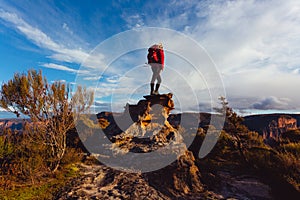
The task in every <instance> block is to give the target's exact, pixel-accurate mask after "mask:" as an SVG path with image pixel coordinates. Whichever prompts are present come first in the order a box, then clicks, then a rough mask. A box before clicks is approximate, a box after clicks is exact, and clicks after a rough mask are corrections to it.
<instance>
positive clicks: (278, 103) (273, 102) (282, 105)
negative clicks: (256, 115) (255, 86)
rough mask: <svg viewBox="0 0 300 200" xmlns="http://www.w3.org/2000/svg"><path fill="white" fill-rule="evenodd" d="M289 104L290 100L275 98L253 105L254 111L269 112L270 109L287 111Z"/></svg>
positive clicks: (265, 99)
mask: <svg viewBox="0 0 300 200" xmlns="http://www.w3.org/2000/svg"><path fill="white" fill-rule="evenodd" d="M288 103H289V99H285V98H281V99H279V98H277V97H274V96H270V97H266V98H264V99H262V100H260V101H258V102H255V103H254V104H253V108H254V109H259V110H268V109H278V110H281V109H287V108H288V107H287V106H288Z"/></svg>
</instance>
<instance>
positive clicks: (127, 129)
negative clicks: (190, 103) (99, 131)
mask: <svg viewBox="0 0 300 200" xmlns="http://www.w3.org/2000/svg"><path fill="white" fill-rule="evenodd" d="M144 98H145V99H142V100H140V101H139V102H138V103H137V104H136V105H130V104H127V105H126V106H125V111H124V113H123V114H119V115H115V116H114V114H113V113H111V114H109V113H107V112H103V113H99V114H98V115H97V117H98V120H99V123H100V124H102V125H101V127H103V128H104V129H103V131H104V133H105V135H106V136H107V138H109V139H110V141H111V142H112V144H111V145H110V147H109V148H110V150H112V151H113V152H114V154H113V155H114V157H117V160H118V164H122V166H120V169H121V168H122V170H125V172H126V173H127V170H128V172H132V171H133V172H138V173H141V174H142V175H143V178H145V180H147V182H148V184H149V185H150V186H152V187H153V188H156V189H157V190H158V191H160V192H161V193H162V194H163V195H166V196H168V197H172V198H179V197H182V196H188V195H191V194H198V195H199V194H200V193H201V192H203V191H204V188H203V184H202V182H201V180H200V172H199V170H198V167H197V166H196V165H195V158H194V156H193V154H192V152H191V151H189V150H188V148H187V146H186V145H185V143H184V142H183V137H182V134H183V131H184V130H183V129H180V127H178V126H177V127H176V128H174V127H173V126H172V125H170V123H169V121H168V118H169V114H170V111H171V110H172V109H174V102H173V100H172V94H171V93H169V94H162V95H151V96H150V95H149V96H144ZM130 122H131V124H130ZM120 123H121V125H120ZM131 170H132V171H131Z"/></svg>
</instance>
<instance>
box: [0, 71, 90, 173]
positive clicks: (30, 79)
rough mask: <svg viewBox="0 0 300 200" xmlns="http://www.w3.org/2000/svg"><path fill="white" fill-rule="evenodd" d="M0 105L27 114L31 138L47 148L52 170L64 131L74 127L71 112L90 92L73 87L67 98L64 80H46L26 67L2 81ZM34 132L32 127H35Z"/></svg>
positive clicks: (80, 108)
mask: <svg viewBox="0 0 300 200" xmlns="http://www.w3.org/2000/svg"><path fill="white" fill-rule="evenodd" d="M0 94H1V100H0V105H1V106H2V107H3V108H5V109H6V110H8V111H10V112H13V113H15V114H16V115H17V116H20V114H23V115H26V116H28V117H30V119H31V121H32V123H31V128H32V129H35V130H36V129H37V128H38V130H39V131H38V132H37V133H38V134H34V137H35V138H33V141H37V142H43V144H45V145H46V146H47V148H49V150H48V151H49V153H50V152H51V153H50V155H49V167H50V169H51V171H53V172H54V171H56V170H57V169H58V167H59V165H60V162H61V160H62V158H63V156H64V154H65V151H66V144H67V141H66V138H67V132H68V131H69V130H70V129H72V128H74V126H75V124H74V116H75V117H76V116H77V115H78V114H80V113H84V112H86V111H87V110H88V109H89V107H90V106H91V105H92V102H93V99H94V94H93V93H92V92H89V91H87V89H86V88H82V87H80V86H78V87H77V91H76V92H75V94H74V95H73V96H72V98H71V94H72V91H71V88H70V86H69V85H66V84H65V83H61V82H56V83H52V84H48V82H47V80H46V78H45V77H44V78H43V76H42V72H41V71H39V72H37V71H35V70H29V71H28V73H27V75H26V74H19V73H16V74H15V75H14V78H13V79H11V80H9V81H8V82H7V83H5V84H3V85H2V89H1V92H0ZM35 132H36V131H35Z"/></svg>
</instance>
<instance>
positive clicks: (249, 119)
mask: <svg viewBox="0 0 300 200" xmlns="http://www.w3.org/2000/svg"><path fill="white" fill-rule="evenodd" d="M281 116H290V117H292V118H294V119H296V120H297V127H299V125H300V114H282V113H274V114H262V115H249V116H245V117H244V119H245V121H244V122H243V123H244V125H246V126H247V127H248V128H249V129H250V130H251V131H256V132H258V133H259V134H261V135H262V134H263V133H264V131H265V130H266V128H268V127H269V125H270V123H271V122H272V121H275V122H277V121H278V118H280V117H281Z"/></svg>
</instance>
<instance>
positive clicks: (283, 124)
mask: <svg viewBox="0 0 300 200" xmlns="http://www.w3.org/2000/svg"><path fill="white" fill-rule="evenodd" d="M295 129H297V120H296V119H295V118H293V117H291V116H288V115H282V116H280V117H278V119H277V120H272V121H271V122H270V123H269V125H268V127H266V128H265V129H264V131H263V138H264V139H270V138H272V139H278V137H279V136H280V135H281V134H283V133H284V132H286V131H288V130H295Z"/></svg>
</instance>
